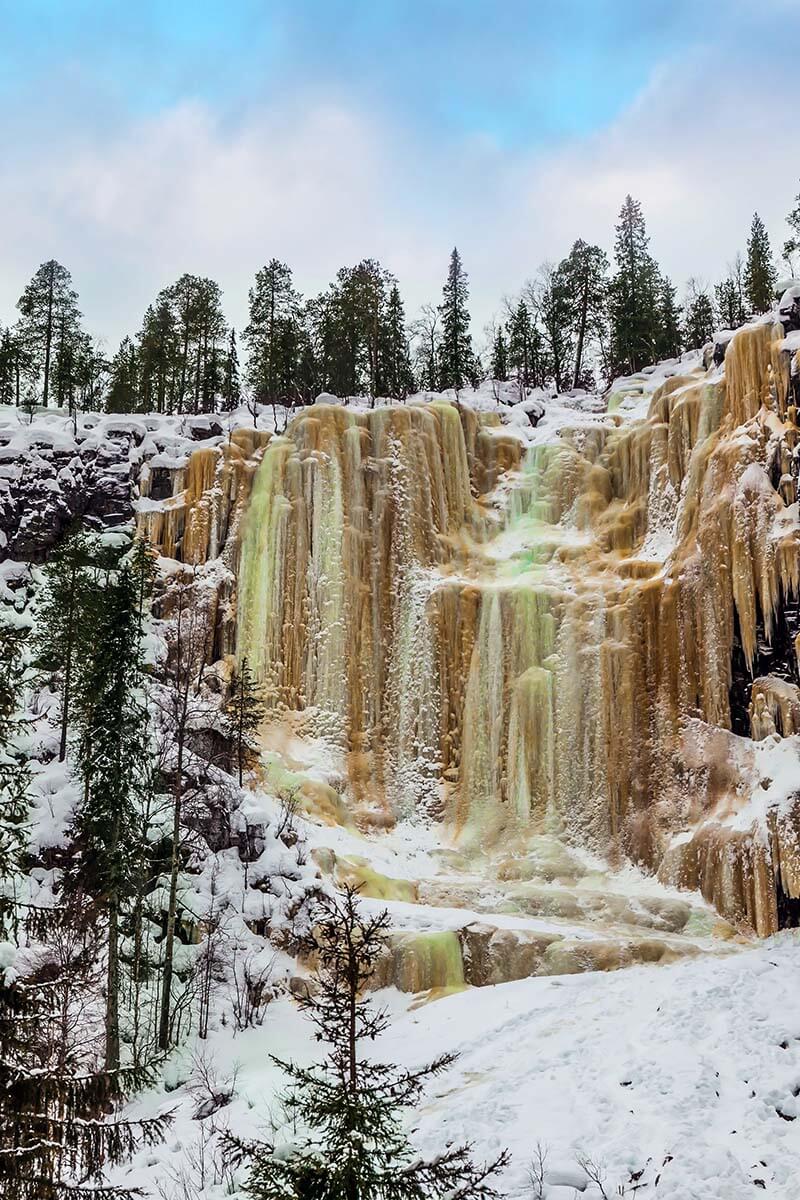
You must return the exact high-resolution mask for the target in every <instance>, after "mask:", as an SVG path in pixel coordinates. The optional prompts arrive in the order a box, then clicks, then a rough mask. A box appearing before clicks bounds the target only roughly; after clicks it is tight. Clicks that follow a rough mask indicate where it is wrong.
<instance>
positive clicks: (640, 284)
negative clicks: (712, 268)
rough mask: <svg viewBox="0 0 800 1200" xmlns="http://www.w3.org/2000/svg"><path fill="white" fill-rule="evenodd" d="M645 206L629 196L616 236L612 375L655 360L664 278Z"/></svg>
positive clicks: (611, 312)
mask: <svg viewBox="0 0 800 1200" xmlns="http://www.w3.org/2000/svg"><path fill="white" fill-rule="evenodd" d="M649 241H650V239H649V238H648V236H647V229H646V226H645V220H644V216H643V214H642V207H641V205H640V203H639V201H638V200H634V199H633V197H632V196H626V198H625V203H624V204H623V206H622V209H621V211H620V214H619V221H618V223H617V228H616V236H615V239H614V258H615V261H616V268H617V269H616V272H615V274H614V277H613V279H612V281H611V287H610V292H609V316H610V322H611V346H610V356H611V363H610V365H611V371H612V374H630V373H632V372H635V371H638V370H640V368H641V367H644V366H646V365H647V364H648V363H651V362H653V361H654V360H655V357H656V345H657V342H658V336H659V311H658V298H659V291H660V286H659V285H660V277H659V272H658V267H657V266H656V263H655V260H654V259H653V257H652V255H651V254H650V251H649Z"/></svg>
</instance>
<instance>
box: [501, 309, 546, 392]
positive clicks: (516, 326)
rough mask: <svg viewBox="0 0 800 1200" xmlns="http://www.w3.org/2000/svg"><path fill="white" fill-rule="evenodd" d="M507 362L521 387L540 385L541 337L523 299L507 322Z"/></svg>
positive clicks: (542, 380)
mask: <svg viewBox="0 0 800 1200" xmlns="http://www.w3.org/2000/svg"><path fill="white" fill-rule="evenodd" d="M508 363H509V366H510V367H511V369H512V370H514V371H515V372H516V376H517V380H518V382H519V384H520V386H521V387H522V388H530V387H541V386H542V384H543V382H544V379H543V373H542V338H541V334H540V332H539V330H538V329H537V328H536V325H535V323H534V320H533V317H532V315H531V310H530V307H529V306H528V304H527V302H526V301H525V299H521V300H520V301H519V302H518V304H517V305H516V307H515V308H514V310H513V312H512V314H511V317H510V319H509V322H508Z"/></svg>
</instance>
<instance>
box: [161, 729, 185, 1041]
mask: <svg viewBox="0 0 800 1200" xmlns="http://www.w3.org/2000/svg"><path fill="white" fill-rule="evenodd" d="M183 741H184V729H183V724H181V726H180V728H179V730H178V761H177V766H176V772H175V796H174V803H173V813H172V857H171V860H170V872H169V905H168V906H167V932H166V934H165V937H164V976H163V978H162V981H161V1014H160V1018H159V1024H158V1045H159V1047H160V1049H162V1050H168V1049H169V1042H170V1036H169V1035H170V1028H169V1027H170V1010H171V1004H172V974H173V959H174V953H175V920H176V917H177V913H178V869H179V867H180V843H181V801H182V798H183V785H182V779H183Z"/></svg>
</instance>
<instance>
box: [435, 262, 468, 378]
mask: <svg viewBox="0 0 800 1200" xmlns="http://www.w3.org/2000/svg"><path fill="white" fill-rule="evenodd" d="M468 303H469V280H468V279H467V273H466V271H465V270H464V267H463V265H462V262H461V255H460V254H459V253H458V250H457V248H455V247H454V248H453V252H452V254H451V255H450V266H449V268H448V271H447V280H446V282H445V285H444V287H443V289H442V303H441V304H440V305H439V313H440V314H441V321H442V333H441V343H440V346H439V387H440V388H441V389H442V390H443V391H444V390H445V389H447V388H454V389H455V391H457V392H458V391H461V389H462V388H464V387H466V386H467V384H473V385H474V384H476V383H477V370H476V364H475V355H474V353H473V350H472V335H471V334H470V331H469V324H470V318H469V308H468Z"/></svg>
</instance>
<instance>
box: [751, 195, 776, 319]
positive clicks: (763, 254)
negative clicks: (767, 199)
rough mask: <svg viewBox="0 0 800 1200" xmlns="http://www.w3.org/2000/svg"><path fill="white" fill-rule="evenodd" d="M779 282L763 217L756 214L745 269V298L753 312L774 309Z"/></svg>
mask: <svg viewBox="0 0 800 1200" xmlns="http://www.w3.org/2000/svg"><path fill="white" fill-rule="evenodd" d="M777 280H778V273H777V271H776V270H775V267H774V265H773V262H772V250H771V248H770V244H769V236H768V235H767V231H766V228H765V226H764V222H763V221H762V220H761V217H760V216H759V215H758V213H754V214H753V223H752V225H751V226H750V237H749V238H748V239H747V258H746V261H745V268H744V290H745V296H746V298H747V303H748V304H749V305H750V308H751V310H752V311H753V312H755V313H762V312H766V311H767V309H769V308H771V307H772V302H773V300H774V298H775V284H776V283H777Z"/></svg>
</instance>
